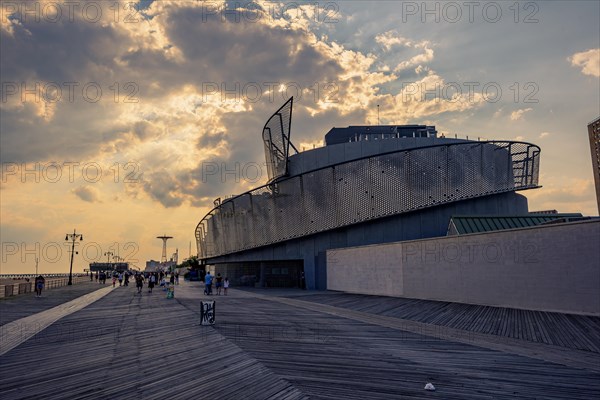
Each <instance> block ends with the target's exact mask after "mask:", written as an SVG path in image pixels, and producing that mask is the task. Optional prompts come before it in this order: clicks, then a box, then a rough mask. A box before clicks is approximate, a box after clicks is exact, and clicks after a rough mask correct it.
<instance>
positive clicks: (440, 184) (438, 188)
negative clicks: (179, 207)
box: [196, 141, 540, 259]
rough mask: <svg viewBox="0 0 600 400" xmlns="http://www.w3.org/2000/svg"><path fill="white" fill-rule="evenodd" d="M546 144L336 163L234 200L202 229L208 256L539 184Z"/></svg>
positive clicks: (453, 148) (421, 151)
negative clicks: (541, 151) (542, 151)
mask: <svg viewBox="0 0 600 400" xmlns="http://www.w3.org/2000/svg"><path fill="white" fill-rule="evenodd" d="M539 154H540V149H539V147H537V146H535V145H532V144H529V143H522V142H493V141H492V142H464V141H461V142H458V143H456V144H444V145H436V146H428V147H420V148H415V149H411V150H400V151H393V152H388V153H383V154H378V155H375V156H370V157H365V158H361V159H355V160H352V161H347V162H342V163H339V164H334V165H328V166H326V167H323V168H320V169H316V170H313V171H310V172H307V173H304V174H301V175H297V176H292V177H289V178H284V179H281V180H279V181H277V182H276V183H272V184H269V185H265V186H262V187H259V188H257V189H254V190H252V191H249V192H246V193H244V194H241V195H239V196H237V197H234V198H231V199H229V200H227V201H225V202H223V203H222V204H220V205H219V206H217V207H215V208H214V209H213V210H212V211H211V212H209V213H208V214H207V215H206V216H205V217H204V218H203V219H202V220H201V221H200V223H199V224H198V226H197V228H196V240H197V245H198V254H199V256H200V258H202V259H206V258H210V257H217V256H221V255H225V254H230V253H235V252H238V251H243V250H248V249H252V248H257V247H261V246H265V245H270V244H274V243H278V242H282V241H286V240H290V239H294V238H299V237H302V236H306V235H311V234H314V233H318V232H324V231H327V230H331V229H336V228H340V227H344V226H349V225H352V224H358V223H362V222H366V221H370V220H374V219H377V218H384V217H389V216H392V215H396V214H402V213H406V212H410V211H415V210H419V209H425V208H429V207H436V206H438V205H441V204H447V203H452V202H457V201H461V200H465V199H471V198H476V197H480V196H486V195H490V194H496V193H503V192H510V191H515V190H523V189H531V188H535V187H537V186H538V174H539Z"/></svg>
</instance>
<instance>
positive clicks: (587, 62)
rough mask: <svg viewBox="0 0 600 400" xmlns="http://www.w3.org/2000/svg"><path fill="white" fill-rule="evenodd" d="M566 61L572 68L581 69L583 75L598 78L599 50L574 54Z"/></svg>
mask: <svg viewBox="0 0 600 400" xmlns="http://www.w3.org/2000/svg"><path fill="white" fill-rule="evenodd" d="M568 60H569V61H570V62H571V65H572V66H574V67H579V68H581V73H583V74H584V75H590V76H595V77H600V49H590V50H587V51H582V52H580V53H575V54H573V55H572V56H571V57H569V58H568Z"/></svg>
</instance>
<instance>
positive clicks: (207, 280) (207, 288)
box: [204, 271, 229, 296]
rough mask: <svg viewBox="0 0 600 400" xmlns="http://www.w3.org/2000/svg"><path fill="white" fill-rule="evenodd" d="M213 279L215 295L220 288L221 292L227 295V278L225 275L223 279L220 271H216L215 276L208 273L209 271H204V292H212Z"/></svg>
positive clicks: (218, 293)
mask: <svg viewBox="0 0 600 400" xmlns="http://www.w3.org/2000/svg"><path fill="white" fill-rule="evenodd" d="M213 280H214V282H215V288H216V289H217V295H220V294H221V288H223V294H224V295H225V296H227V289H228V288H229V278H227V277H225V279H223V277H222V276H221V274H220V273H217V276H215V277H213V276H212V275H211V274H210V271H208V272H206V275H204V294H205V295H207V296H210V295H211V294H212V284H213Z"/></svg>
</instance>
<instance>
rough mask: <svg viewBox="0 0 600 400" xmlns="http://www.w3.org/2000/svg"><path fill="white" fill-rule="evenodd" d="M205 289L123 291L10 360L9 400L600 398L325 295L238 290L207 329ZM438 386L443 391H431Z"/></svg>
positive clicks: (516, 359)
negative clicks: (202, 312)
mask: <svg viewBox="0 0 600 400" xmlns="http://www.w3.org/2000/svg"><path fill="white" fill-rule="evenodd" d="M201 291H202V290H201V288H200V285H199V284H194V283H193V284H190V283H185V284H184V285H180V286H178V287H177V288H176V291H175V299H172V300H169V299H166V295H165V293H164V292H162V291H160V290H156V289H155V291H154V293H152V294H148V293H147V292H146V291H144V293H143V294H142V295H137V294H136V293H135V288H133V287H129V288H117V289H116V290H114V291H112V292H111V293H109V294H108V295H107V296H106V297H104V298H102V299H100V300H98V301H96V302H95V303H93V304H91V305H89V306H87V307H86V308H84V309H82V310H80V311H77V312H75V313H73V314H71V315H69V316H66V317H64V318H62V319H60V320H59V321H57V322H55V323H54V324H53V325H51V326H50V327H48V328H47V329H45V330H44V331H42V332H40V333H39V334H38V335H36V336H34V337H33V338H31V339H29V340H28V341H26V342H24V343H23V344H21V345H20V346H18V347H16V348H14V349H13V350H11V351H10V352H8V353H7V354H6V355H4V356H2V357H0V387H1V388H2V391H1V392H0V398H1V399H5V398H6V399H9V398H10V399H22V398H34V397H38V398H44V399H65V398H78V399H106V398H110V399H120V398H123V399H164V398H169V399H202V398H210V399H211V400H212V399H244V398H245V399H266V398H281V399H296V398H308V397H310V398H316V399H339V398H348V399H367V398H368V399H390V398H397V399H407V398H408V399H421V398H423V399H425V398H428V399H430V398H440V399H489V398H495V399H515V398H540V399H541V398H543V399H578V398H580V399H590V398H597V397H598V395H599V394H600V383H599V382H600V374H599V373H598V372H595V371H594V370H591V369H586V367H585V365H584V364H582V366H581V367H574V366H566V365H560V364H558V363H553V362H548V361H543V360H540V359H536V358H531V357H524V356H522V355H517V354H515V353H513V352H510V351H497V350H491V349H489V348H485V347H481V346H478V345H476V344H477V343H476V342H475V341H474V342H473V343H471V344H469V343H465V342H459V341H454V340H447V339H445V338H444V335H438V336H437V337H434V336H431V335H429V336H428V335H421V334H417V333H414V332H410V331H407V330H402V329H397V328H396V327H395V326H396V325H394V324H395V323H396V322H397V321H398V318H397V317H393V316H385V315H378V316H376V317H377V318H376V319H373V320H372V322H368V321H370V320H368V319H365V316H364V315H363V314H365V313H359V312H358V311H356V310H350V309H348V308H346V309H344V308H343V307H332V306H331V305H330V304H326V303H327V301H326V300H325V299H322V300H321V301H305V300H310V295H309V296H308V297H307V296H302V297H298V298H296V297H294V298H293V299H290V298H286V297H277V296H263V295H261V294H260V293H254V292H250V293H248V292H244V291H239V290H238V291H236V290H231V291H230V295H229V296H211V297H210V298H208V299H210V300H215V301H216V304H217V306H216V313H217V317H216V319H217V323H216V325H214V326H208V327H205V326H200V325H199V302H200V300H201V299H207V297H205V296H203V295H202V294H201ZM272 293H273V294H276V293H274V292H272ZM288 294H292V295H293V292H288ZM317 295H323V294H317ZM332 298H333V297H332ZM342 298H343V295H342V296H341V297H340V298H339V300H340V301H341V300H342ZM312 300H316V298H313V299H312ZM380 300H381V301H382V302H383V301H386V299H384V298H380ZM15 306H16V307H18V305H17V304H15ZM336 314H337V315H336ZM522 342H525V343H526V341H522ZM544 346H547V345H544ZM553 347H556V346H553ZM563 350H564V349H563ZM427 382H432V383H433V384H434V385H435V386H436V388H437V391H436V392H427V391H424V390H423V387H424V385H425V383H427Z"/></svg>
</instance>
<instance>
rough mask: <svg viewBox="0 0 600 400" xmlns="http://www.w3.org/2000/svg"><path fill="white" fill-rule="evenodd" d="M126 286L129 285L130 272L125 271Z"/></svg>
mask: <svg viewBox="0 0 600 400" xmlns="http://www.w3.org/2000/svg"><path fill="white" fill-rule="evenodd" d="M125 286H129V272H125Z"/></svg>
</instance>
